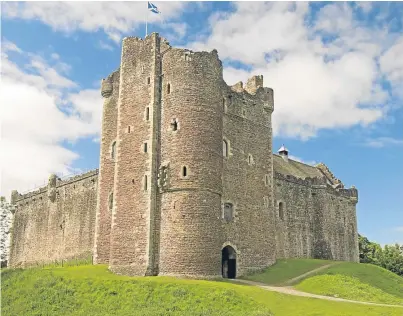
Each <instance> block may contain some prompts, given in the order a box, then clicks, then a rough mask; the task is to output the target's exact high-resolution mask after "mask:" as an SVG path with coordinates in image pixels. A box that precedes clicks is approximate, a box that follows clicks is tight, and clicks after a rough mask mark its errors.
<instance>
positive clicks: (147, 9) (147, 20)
mask: <svg viewBox="0 0 403 316" xmlns="http://www.w3.org/2000/svg"><path fill="white" fill-rule="evenodd" d="M147 23H148V3H147V13H146V37H147V33H148V32H147V31H148V30H147Z"/></svg>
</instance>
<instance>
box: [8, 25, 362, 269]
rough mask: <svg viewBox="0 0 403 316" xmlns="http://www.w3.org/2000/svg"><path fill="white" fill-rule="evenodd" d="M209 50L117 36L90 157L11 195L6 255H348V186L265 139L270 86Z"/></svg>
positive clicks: (139, 261)
mask: <svg viewBox="0 0 403 316" xmlns="http://www.w3.org/2000/svg"><path fill="white" fill-rule="evenodd" d="M222 71H223V69H222V64H221V61H220V60H219V58H218V54H217V51H216V50H213V51H212V52H192V51H189V50H186V49H179V48H174V47H171V46H170V45H169V43H168V42H167V41H166V40H165V39H163V38H161V37H160V36H159V35H158V34H157V33H153V34H151V35H149V36H147V37H146V38H145V39H139V38H133V37H130V38H125V39H124V40H123V45H122V55H121V64H120V67H119V69H118V70H117V71H115V72H113V73H112V74H111V75H110V76H108V77H107V78H106V79H104V80H103V81H102V88H101V94H102V96H103V98H104V106H103V120H102V138H101V153H100V166H99V170H95V171H92V172H89V173H86V174H83V175H80V176H77V177H75V178H71V179H68V180H64V181H62V180H61V179H58V178H57V177H56V176H54V175H53V176H51V178H50V179H49V184H48V186H47V187H44V188H41V189H39V190H37V191H34V192H30V193H28V194H25V195H21V194H19V193H18V192H16V191H14V192H13V194H12V203H13V204H14V205H15V206H16V211H15V216H14V224H13V230H12V240H11V249H10V265H11V266H13V267H17V266H29V265H35V264H38V263H45V262H51V261H55V260H62V259H63V260H68V259H71V258H86V257H88V256H91V255H93V261H94V263H95V264H101V263H102V264H108V265H109V268H110V269H111V270H112V271H114V272H116V273H121V274H128V275H173V276H189V277H217V276H221V275H223V276H224V277H236V276H240V275H242V274H246V273H250V272H253V271H256V270H260V269H262V268H265V267H267V266H269V265H271V264H273V263H274V262H275V261H276V258H296V257H300V258H324V259H334V260H345V261H356V262H358V238H357V220H356V203H357V199H358V193H357V190H356V189H355V188H354V187H352V188H350V189H345V188H344V185H343V183H342V182H341V181H340V180H338V179H337V178H335V176H334V175H333V174H332V173H331V171H330V170H329V169H328V167H327V166H326V165H324V164H319V165H317V166H315V167H313V166H310V165H306V164H303V163H300V162H297V161H294V160H292V159H289V157H288V150H287V149H286V148H285V147H282V148H281V149H280V150H279V152H278V154H273V153H272V152H273V150H272V122H271V116H272V113H273V110H274V102H273V90H272V89H270V88H266V87H264V86H263V77H262V76H253V77H252V78H250V79H249V80H248V81H247V83H246V84H245V85H243V84H242V82H240V83H237V84H235V85H233V86H228V85H227V84H226V83H225V82H224V80H223V74H222Z"/></svg>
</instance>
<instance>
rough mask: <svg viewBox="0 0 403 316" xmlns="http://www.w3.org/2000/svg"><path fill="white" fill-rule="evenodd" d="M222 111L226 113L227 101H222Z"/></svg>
mask: <svg viewBox="0 0 403 316" xmlns="http://www.w3.org/2000/svg"><path fill="white" fill-rule="evenodd" d="M222 111H223V112H225V99H224V98H223V99H222Z"/></svg>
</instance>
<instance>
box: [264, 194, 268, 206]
mask: <svg viewBox="0 0 403 316" xmlns="http://www.w3.org/2000/svg"><path fill="white" fill-rule="evenodd" d="M263 205H264V207H269V198H268V197H267V196H264V197H263Z"/></svg>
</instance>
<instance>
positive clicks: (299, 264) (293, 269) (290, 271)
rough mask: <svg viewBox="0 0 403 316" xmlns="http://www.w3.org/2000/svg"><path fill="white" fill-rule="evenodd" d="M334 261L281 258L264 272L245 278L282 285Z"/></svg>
mask: <svg viewBox="0 0 403 316" xmlns="http://www.w3.org/2000/svg"><path fill="white" fill-rule="evenodd" d="M333 262H334V261H328V260H317V259H280V260H277V262H276V263H275V264H274V265H272V266H271V267H269V268H267V269H265V270H264V271H263V272H262V273H257V274H252V275H249V276H246V277H244V279H247V280H251V281H256V282H262V283H265V284H270V285H281V284H283V283H284V282H286V281H288V280H290V279H292V278H295V277H297V276H299V275H301V274H304V273H306V272H308V271H311V270H313V269H316V268H319V267H321V266H324V265H326V264H329V263H333Z"/></svg>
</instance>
